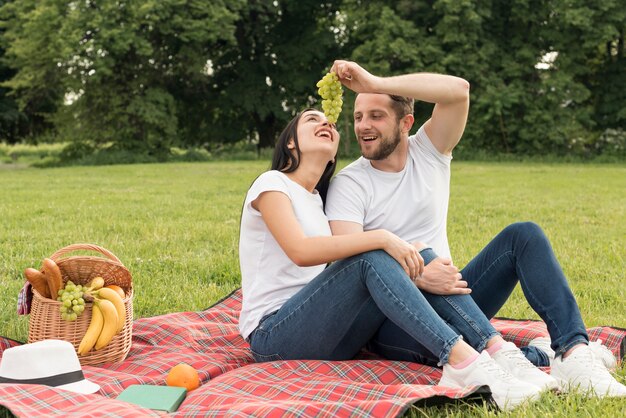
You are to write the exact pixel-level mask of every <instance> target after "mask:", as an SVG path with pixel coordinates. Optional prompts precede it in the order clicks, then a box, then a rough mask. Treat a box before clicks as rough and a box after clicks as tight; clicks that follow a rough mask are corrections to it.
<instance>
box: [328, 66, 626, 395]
mask: <svg viewBox="0 0 626 418" xmlns="http://www.w3.org/2000/svg"><path fill="white" fill-rule="evenodd" d="M331 71H334V72H335V73H336V74H337V75H338V77H339V80H340V81H341V82H342V84H344V85H345V86H346V87H347V88H350V89H351V90H353V91H355V92H356V93H357V97H356V100H355V107H354V131H355V134H356V137H357V140H358V142H359V146H360V148H361V153H362V155H363V157H362V158H360V159H358V160H357V161H355V162H353V163H352V164H350V165H349V166H348V167H346V168H345V169H343V170H342V171H341V172H340V173H339V174H337V176H336V177H335V179H334V180H333V181H332V183H331V186H330V189H329V192H328V197H327V202H326V213H327V215H328V218H329V220H330V225H331V229H332V232H333V234H350V233H355V232H360V231H363V230H371V229H387V230H389V231H391V232H393V233H395V234H396V235H398V236H400V237H401V238H403V239H404V240H406V241H408V242H418V241H419V242H422V243H426V244H428V245H429V246H431V247H432V248H433V250H434V251H435V253H437V254H438V255H439V257H438V258H436V259H435V260H433V261H432V262H430V263H429V264H428V265H427V266H426V267H425V269H424V274H423V275H422V277H421V278H420V279H418V280H417V281H416V285H417V286H418V287H419V288H420V289H422V290H423V291H425V292H428V293H433V294H438V295H448V296H449V295H458V294H470V295H471V296H472V298H473V299H474V301H475V302H476V304H477V305H478V306H479V308H480V309H481V310H482V311H483V312H484V314H485V315H486V316H487V317H488V318H493V316H494V315H495V314H496V313H497V312H498V310H499V309H500V308H501V307H502V305H503V304H504V303H505V302H506V300H507V299H508V297H509V296H510V294H511V292H512V291H513V289H514V287H515V285H516V284H517V282H519V283H520V284H521V286H522V290H523V291H524V295H525V296H526V299H527V300H528V302H529V304H530V305H531V307H532V308H533V309H534V310H535V311H536V312H537V313H538V314H539V315H540V316H541V318H542V319H543V320H544V321H545V323H546V325H547V328H548V331H549V333H550V337H551V340H552V341H551V349H552V350H554V355H555V358H554V360H553V361H552V364H551V366H552V372H551V374H552V376H553V377H555V378H556V379H557V381H558V382H559V384H560V386H561V388H562V389H563V390H567V389H568V388H571V387H574V386H580V387H581V388H582V389H583V390H584V391H586V392H591V391H593V392H595V393H596V394H598V395H600V396H626V386H624V385H622V384H620V383H618V382H617V381H616V380H615V379H614V378H613V377H612V376H611V375H610V373H609V372H608V370H607V368H606V366H605V365H604V363H602V362H601V361H599V360H598V359H597V358H596V357H597V356H598V355H600V354H605V353H604V351H606V348H605V347H602V346H601V345H600V344H597V343H596V344H593V343H592V344H591V345H590V344H589V337H588V335H587V332H586V329H585V327H584V324H583V321H582V318H581V315H580V311H579V309H578V305H577V304H576V301H575V299H574V296H573V294H572V292H571V290H570V288H569V285H568V283H567V279H566V278H565V276H564V274H563V271H562V270H561V268H560V266H559V264H558V262H557V261H556V258H555V256H554V253H553V251H552V248H551V246H550V243H549V241H548V239H547V238H546V236H545V234H544V233H543V231H542V230H541V229H540V228H539V227H538V226H537V225H535V224H533V223H529V222H526V223H516V224H513V225H510V226H508V227H507V228H505V229H504V230H503V231H502V232H501V233H500V234H498V235H497V236H496V237H495V238H494V239H493V240H492V241H491V242H490V243H489V244H488V245H487V246H486V247H485V248H484V249H483V250H482V251H481V252H480V253H479V254H478V255H477V256H476V257H475V258H474V259H473V260H471V261H470V262H469V263H468V264H467V266H465V267H464V268H463V270H461V271H459V270H458V268H457V267H456V266H454V264H453V263H452V260H451V255H450V249H449V245H448V240H447V233H446V219H447V213H448V200H449V194H450V162H451V159H452V151H453V149H454V147H455V146H456V145H457V143H458V142H459V140H460V139H461V136H462V134H463V131H464V129H465V124H466V121H467V116H468V111H469V83H468V82H467V81H465V80H463V79H461V78H458V77H453V76H449V75H440V74H429V73H415V74H406V75H401V76H396V77H377V76H374V75H372V74H370V73H369V72H367V71H366V70H365V69H363V68H362V67H361V66H359V65H358V64H356V63H354V62H349V61H335V63H334V65H333V67H332V69H331ZM414 100H422V101H425V102H429V103H434V108H433V112H432V115H431V117H430V119H428V120H427V121H426V122H425V123H424V124H423V125H422V126H421V127H420V128H419V130H418V131H417V133H416V134H415V135H411V136H409V131H410V130H411V128H412V126H413V123H414V117H413V101H414ZM406 263H407V264H409V263H411V261H410V260H407V261H406ZM409 267H410V266H409ZM369 348H370V349H371V350H373V351H375V352H377V353H379V354H381V355H383V356H385V357H387V358H392V359H398V360H413V361H415V359H416V358H428V356H429V355H430V354H429V353H428V352H427V350H425V349H424V347H422V346H421V345H419V344H417V343H416V342H415V341H413V340H412V339H411V338H410V337H409V336H408V335H407V334H405V333H404V332H403V331H402V330H400V329H399V328H398V327H397V326H395V324H393V323H392V322H390V321H388V322H386V323H385V324H383V326H382V327H381V328H380V330H379V331H378V333H377V335H376V336H375V337H374V338H373V339H372V341H371V344H370V347H369ZM594 352H595V354H594ZM431 357H432V356H431Z"/></svg>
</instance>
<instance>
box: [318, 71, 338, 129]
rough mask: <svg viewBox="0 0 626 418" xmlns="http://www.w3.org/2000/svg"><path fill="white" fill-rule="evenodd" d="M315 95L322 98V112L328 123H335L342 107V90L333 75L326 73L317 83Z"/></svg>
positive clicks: (335, 75) (335, 76)
mask: <svg viewBox="0 0 626 418" xmlns="http://www.w3.org/2000/svg"><path fill="white" fill-rule="evenodd" d="M316 85H317V87H318V90H317V93H318V94H319V95H320V96H322V99H323V100H322V110H323V111H324V115H326V119H328V121H329V122H330V123H337V119H339V114H340V113H341V106H342V105H343V99H342V98H341V95H342V94H343V88H342V87H341V83H340V82H339V78H338V77H337V74H335V73H327V74H326V75H325V76H324V77H323V78H322V79H321V80H320V81H318V82H317V84H316Z"/></svg>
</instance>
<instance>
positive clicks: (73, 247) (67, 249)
mask: <svg viewBox="0 0 626 418" xmlns="http://www.w3.org/2000/svg"><path fill="white" fill-rule="evenodd" d="M78 250H88V251H95V252H98V253H100V254H102V255H104V256H106V257H107V258H109V259H110V260H113V261H115V262H116V263H120V264H122V262H121V261H120V259H119V258H117V257H116V256H115V254H113V253H112V252H111V251H109V250H106V249H104V248H102V247H100V246H98V245H95V244H72V245H68V246H67V247H63V248H61V249H60V250H57V251H56V252H55V253H54V254H52V255H51V256H50V258H51V259H52V260H54V261H55V262H56V261H58V260H59V258H61V256H63V255H65V254H67V253H69V252H72V251H78Z"/></svg>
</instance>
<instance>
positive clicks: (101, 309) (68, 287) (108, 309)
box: [24, 244, 133, 365]
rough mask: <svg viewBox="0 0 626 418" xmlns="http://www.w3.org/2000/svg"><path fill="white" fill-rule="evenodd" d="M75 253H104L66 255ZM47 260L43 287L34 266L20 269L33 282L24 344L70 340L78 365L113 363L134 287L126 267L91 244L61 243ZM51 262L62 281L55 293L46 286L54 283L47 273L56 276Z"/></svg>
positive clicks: (125, 338) (121, 351) (123, 340)
mask: <svg viewBox="0 0 626 418" xmlns="http://www.w3.org/2000/svg"><path fill="white" fill-rule="evenodd" d="M75 251H96V252H98V253H100V255H102V256H104V257H102V256H97V257H94V256H82V255H79V256H70V257H67V256H65V255H66V254H67V253H70V252H75ZM49 260H50V261H46V262H45V264H44V267H43V270H44V271H43V272H39V273H41V274H43V275H44V277H46V284H47V286H48V287H44V286H42V285H41V283H40V282H38V281H37V279H38V278H40V277H39V275H38V274H36V272H37V270H36V269H32V270H31V269H27V270H28V273H27V272H26V271H25V272H24V273H25V275H26V277H27V280H28V281H29V282H30V283H31V284H32V285H33V301H32V306H31V313H30V320H29V330H28V342H35V341H40V340H44V339H61V340H66V341H69V342H70V343H72V344H73V345H74V348H75V350H76V351H77V353H78V354H79V359H80V362H81V364H82V365H97V364H102V363H114V362H118V361H122V360H123V359H124V358H126V355H127V354H128V352H129V351H130V345H131V339H132V320H133V305H132V297H133V288H132V281H131V275H130V272H129V271H128V269H127V268H126V267H125V266H124V265H123V264H122V262H121V261H120V260H119V259H118V258H117V257H116V256H115V255H113V254H112V253H111V252H110V251H108V250H105V249H104V248H102V247H98V246H97V245H92V244H74V245H70V246H68V247H64V248H62V249H60V250H58V251H57V252H55V253H54V254H53V255H51V256H50V258H49ZM51 263H55V265H56V266H57V268H58V270H59V272H60V277H61V283H62V284H61V286H60V289H59V288H57V291H56V293H55V294H52V293H51V291H50V290H51V289H50V286H51V285H52V286H53V287H54V286H55V284H56V283H58V282H57V281H50V282H49V281H48V276H50V277H52V279H56V278H57V276H56V275H55V270H54V267H53V265H52V264H51ZM33 270H34V271H33ZM46 273H48V275H46ZM33 282H36V283H38V285H37V286H35V284H34V283H33ZM49 283H51V285H50V284H49ZM44 289H45V290H44ZM46 291H47V292H46ZM118 292H119V293H118Z"/></svg>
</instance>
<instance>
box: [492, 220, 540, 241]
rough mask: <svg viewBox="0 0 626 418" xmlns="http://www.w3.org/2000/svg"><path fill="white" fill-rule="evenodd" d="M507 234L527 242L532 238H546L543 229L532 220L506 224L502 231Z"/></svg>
mask: <svg viewBox="0 0 626 418" xmlns="http://www.w3.org/2000/svg"><path fill="white" fill-rule="evenodd" d="M503 232H504V233H506V234H507V235H510V236H511V237H513V238H516V239H519V240H522V241H523V242H529V241H533V240H537V239H540V240H547V237H546V234H545V233H544V232H543V229H541V227H540V226H539V225H537V224H536V223H534V222H530V221H527V222H516V223H513V224H511V225H509V226H507V227H506V228H505V229H504V231H503Z"/></svg>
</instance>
